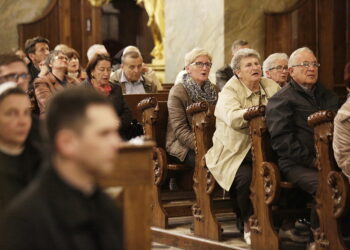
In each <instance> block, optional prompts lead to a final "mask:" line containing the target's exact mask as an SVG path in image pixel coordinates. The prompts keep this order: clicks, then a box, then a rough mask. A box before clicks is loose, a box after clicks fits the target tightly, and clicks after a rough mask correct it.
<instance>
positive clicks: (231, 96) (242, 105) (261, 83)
mask: <svg viewBox="0 0 350 250" xmlns="http://www.w3.org/2000/svg"><path fill="white" fill-rule="evenodd" d="M231 66H232V69H233V70H234V72H235V75H236V77H232V78H231V79H230V80H229V81H228V82H227V83H226V85H225V88H223V89H222V91H221V92H220V95H219V99H218V103H217V104H216V109H215V113H214V114H215V117H216V130H215V133H214V136H213V147H212V148H210V149H209V151H208V152H207V154H206V156H205V158H206V163H207V167H208V169H209V170H210V172H211V173H212V174H213V176H214V178H215V179H216V181H217V182H218V184H219V185H220V186H221V187H222V188H223V189H225V190H227V191H229V193H230V196H231V198H232V199H236V200H237V204H238V209H239V213H240V216H241V219H242V220H243V221H244V239H245V241H246V242H247V244H250V229H249V226H248V219H249V217H250V215H251V214H252V206H251V203H250V199H249V186H250V182H251V175H252V159H251V154H250V149H251V142H250V139H249V128H248V122H247V121H245V120H244V118H243V114H244V113H245V112H246V111H247V109H248V108H249V107H252V106H255V105H260V104H265V105H266V103H267V101H268V99H269V98H270V97H271V96H272V95H274V94H275V93H276V92H277V91H278V90H279V89H280V87H279V86H278V85H277V84H276V83H275V82H274V81H272V80H270V79H265V78H262V77H261V75H262V72H261V65H260V55H259V54H258V52H256V51H255V50H253V49H241V50H239V51H238V52H237V53H236V54H235V55H234V57H233V59H232V62H231Z"/></svg>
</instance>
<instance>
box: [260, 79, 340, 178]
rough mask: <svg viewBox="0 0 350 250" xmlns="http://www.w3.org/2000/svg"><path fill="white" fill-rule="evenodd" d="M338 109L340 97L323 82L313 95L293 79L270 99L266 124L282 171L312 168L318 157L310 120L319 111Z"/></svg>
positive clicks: (317, 86) (316, 85)
mask: <svg viewBox="0 0 350 250" xmlns="http://www.w3.org/2000/svg"><path fill="white" fill-rule="evenodd" d="M338 107H339V104H338V97H337V96H336V95H335V94H334V93H333V92H331V91H329V90H327V89H325V88H324V87H323V86H322V85H321V84H320V83H316V84H315V87H314V90H313V94H311V93H308V92H306V91H305V90H304V89H303V88H302V87H300V86H299V84H297V83H296V82H294V81H293V80H291V81H290V82H289V83H288V84H287V85H286V86H285V87H283V88H282V89H281V90H280V91H278V92H277V93H276V94H275V95H274V96H272V97H271V98H270V100H269V102H268V104H267V109H266V122H267V127H268V130H269V132H270V135H271V143H272V148H273V149H274V150H275V151H276V152H277V155H278V157H279V160H278V164H279V167H280V169H281V170H282V172H283V171H288V169H290V168H291V167H293V166H304V167H311V166H312V163H313V161H314V159H315V156H316V153H315V148H314V133H313V128H311V127H310V126H308V124H307V118H308V116H309V115H311V114H313V113H315V112H317V111H319V110H337V109H338Z"/></svg>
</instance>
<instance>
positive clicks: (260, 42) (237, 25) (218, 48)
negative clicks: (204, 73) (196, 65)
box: [165, 0, 297, 82]
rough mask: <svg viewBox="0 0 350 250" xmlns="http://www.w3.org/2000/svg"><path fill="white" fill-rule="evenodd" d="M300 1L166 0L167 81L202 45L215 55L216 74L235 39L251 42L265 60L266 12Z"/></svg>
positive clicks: (225, 59) (283, 8)
mask: <svg viewBox="0 0 350 250" xmlns="http://www.w3.org/2000/svg"><path fill="white" fill-rule="evenodd" d="M296 2H297V0H264V1H262V0H249V1H246V0H235V1H233V0H191V1H188V0H176V1H175V0H165V60H166V82H173V81H174V80H175V76H176V74H177V72H178V71H179V70H181V68H182V67H183V58H184V55H185V53H186V52H187V51H189V50H191V49H192V48H193V47H196V46H200V47H204V48H205V49H208V50H209V52H210V53H212V54H213V67H212V70H211V77H210V78H211V80H212V81H213V80H215V71H216V70H217V69H218V68H219V67H221V66H222V65H223V64H224V63H228V62H229V61H230V60H231V52H230V47H231V44H232V41H233V40H235V39H245V40H248V41H249V42H250V44H251V46H252V48H254V49H256V50H258V51H259V52H260V53H261V56H262V58H264V55H263V51H264V42H265V40H264V39H265V38H264V12H280V11H283V10H286V9H288V8H290V7H291V6H293V5H294V4H295V3H296Z"/></svg>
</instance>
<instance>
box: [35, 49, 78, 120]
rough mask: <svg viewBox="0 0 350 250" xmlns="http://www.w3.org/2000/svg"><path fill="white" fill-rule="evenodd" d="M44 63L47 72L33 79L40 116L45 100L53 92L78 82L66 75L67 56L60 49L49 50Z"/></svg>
mask: <svg viewBox="0 0 350 250" xmlns="http://www.w3.org/2000/svg"><path fill="white" fill-rule="evenodd" d="M45 65H46V67H47V68H48V72H47V73H46V74H45V75H44V76H40V77H38V78H36V79H35V81H34V89H35V96H36V100H37V102H38V105H39V108H40V116H42V115H43V114H44V113H45V110H46V105H47V101H48V100H49V99H50V97H51V96H52V95H53V94H55V93H56V92H57V91H59V90H62V89H64V88H66V87H71V86H74V85H77V84H79V81H78V79H76V78H73V77H70V76H68V75H67V67H68V58H67V56H66V55H65V54H64V53H63V52H62V51H59V50H53V51H51V52H50V54H49V55H48V56H47V58H46V61H45Z"/></svg>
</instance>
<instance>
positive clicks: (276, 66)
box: [263, 53, 289, 87]
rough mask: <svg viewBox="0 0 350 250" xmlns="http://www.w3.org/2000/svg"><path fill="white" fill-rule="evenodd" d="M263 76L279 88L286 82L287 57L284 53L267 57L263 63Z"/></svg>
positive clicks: (287, 74)
mask: <svg viewBox="0 0 350 250" xmlns="http://www.w3.org/2000/svg"><path fill="white" fill-rule="evenodd" d="M263 71H264V76H265V77H267V78H270V79H272V80H274V81H275V82H277V83H278V84H279V85H280V86H281V87H283V86H284V85H286V84H287V81H288V76H289V72H288V56H287V54H285V53H274V54H271V55H269V56H268V57H267V58H266V59H265V61H264V63H263Z"/></svg>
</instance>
